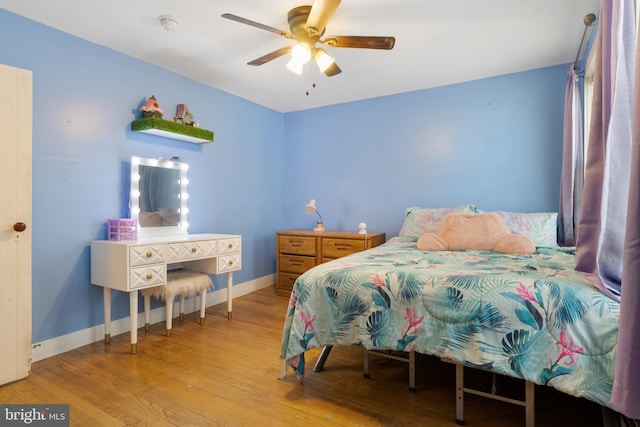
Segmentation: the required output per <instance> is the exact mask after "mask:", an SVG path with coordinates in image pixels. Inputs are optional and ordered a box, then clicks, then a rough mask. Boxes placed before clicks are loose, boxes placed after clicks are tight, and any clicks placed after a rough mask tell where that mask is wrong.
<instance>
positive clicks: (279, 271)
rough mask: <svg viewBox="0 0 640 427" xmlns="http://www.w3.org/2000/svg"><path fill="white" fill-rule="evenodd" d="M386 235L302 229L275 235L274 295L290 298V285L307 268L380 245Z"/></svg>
mask: <svg viewBox="0 0 640 427" xmlns="http://www.w3.org/2000/svg"><path fill="white" fill-rule="evenodd" d="M385 240H386V234H385V233H367V234H358V232H357V231H336V230H325V231H313V230H305V229H296V230H284V231H278V232H276V293H277V294H278V295H282V296H287V297H288V296H289V295H290V294H291V290H292V289H293V283H294V282H295V281H296V279H297V278H298V276H300V275H301V274H302V273H304V272H305V271H307V270H309V269H310V268H312V267H314V266H316V265H318V264H322V263H323V262H327V261H331V260H332V259H336V258H341V257H343V256H345V255H350V254H353V253H356V252H360V251H364V250H365V249H369V248H373V247H375V246H378V245H381V244H382V243H384V242H385Z"/></svg>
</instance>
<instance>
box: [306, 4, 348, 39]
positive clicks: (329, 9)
mask: <svg viewBox="0 0 640 427" xmlns="http://www.w3.org/2000/svg"><path fill="white" fill-rule="evenodd" d="M340 2H341V0H315V1H314V2H313V6H311V11H310V12H309V17H308V18H307V31H308V32H309V34H310V35H312V36H319V35H321V34H322V32H323V31H324V28H325V27H326V26H327V23H328V22H329V19H331V17H332V16H333V13H334V12H335V11H336V9H337V8H338V6H339V5H340Z"/></svg>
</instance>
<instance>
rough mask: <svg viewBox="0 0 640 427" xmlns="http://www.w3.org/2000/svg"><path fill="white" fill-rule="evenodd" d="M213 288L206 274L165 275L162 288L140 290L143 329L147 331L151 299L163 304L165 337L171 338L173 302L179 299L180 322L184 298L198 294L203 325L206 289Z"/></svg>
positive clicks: (201, 323) (183, 273) (177, 272)
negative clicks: (176, 298) (142, 306)
mask: <svg viewBox="0 0 640 427" xmlns="http://www.w3.org/2000/svg"><path fill="white" fill-rule="evenodd" d="M211 286H213V282H212V281H211V277H209V275H208V274H206V273H200V272H198V271H191V270H174V271H169V272H168V273H167V283H166V285H162V286H154V287H152V288H146V289H142V290H141V291H140V292H142V296H143V297H144V329H145V331H149V329H150V325H149V317H150V312H151V297H155V298H159V299H162V300H164V302H165V313H166V329H167V336H168V337H170V336H171V324H172V321H173V300H174V298H175V297H176V296H179V297H180V320H183V319H184V298H185V297H186V296H194V295H195V294H196V293H200V325H204V318H205V310H206V308H207V289H208V288H210V287H211Z"/></svg>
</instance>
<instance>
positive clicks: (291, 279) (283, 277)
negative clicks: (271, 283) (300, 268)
mask: <svg viewBox="0 0 640 427" xmlns="http://www.w3.org/2000/svg"><path fill="white" fill-rule="evenodd" d="M298 277H300V275H299V274H289V273H280V274H278V290H280V291H283V290H284V291H291V290H292V289H293V284H294V283H295V282H296V279H297V278H298Z"/></svg>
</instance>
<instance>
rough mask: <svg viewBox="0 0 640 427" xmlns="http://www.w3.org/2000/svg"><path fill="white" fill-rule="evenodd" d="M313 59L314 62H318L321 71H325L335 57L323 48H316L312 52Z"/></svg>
mask: <svg viewBox="0 0 640 427" xmlns="http://www.w3.org/2000/svg"><path fill="white" fill-rule="evenodd" d="M313 59H314V60H315V61H316V64H318V68H319V69H320V71H322V72H323V73H324V72H325V71H327V68H329V67H330V66H331V64H333V63H334V62H335V59H333V58H332V57H330V56H329V55H328V54H327V52H325V51H324V49H316V51H315V53H314V54H313Z"/></svg>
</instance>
